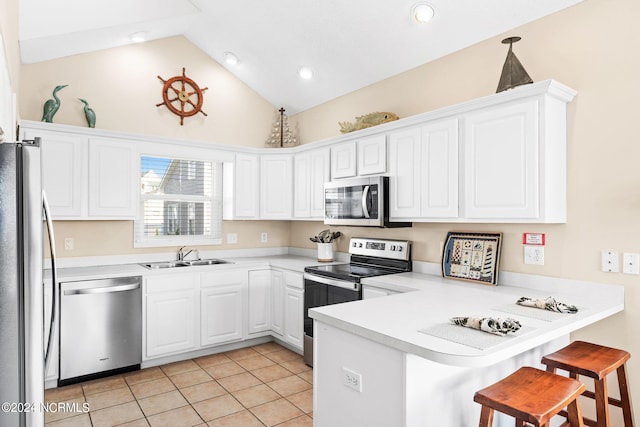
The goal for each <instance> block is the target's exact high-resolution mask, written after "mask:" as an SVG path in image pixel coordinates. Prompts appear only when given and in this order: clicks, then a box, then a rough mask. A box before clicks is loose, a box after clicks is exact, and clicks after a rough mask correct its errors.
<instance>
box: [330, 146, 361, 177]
mask: <svg viewBox="0 0 640 427" xmlns="http://www.w3.org/2000/svg"><path fill="white" fill-rule="evenodd" d="M356 167H357V164H356V142H355V141H350V142H343V143H340V144H336V145H334V146H332V147H331V179H336V178H349V177H352V176H356Z"/></svg>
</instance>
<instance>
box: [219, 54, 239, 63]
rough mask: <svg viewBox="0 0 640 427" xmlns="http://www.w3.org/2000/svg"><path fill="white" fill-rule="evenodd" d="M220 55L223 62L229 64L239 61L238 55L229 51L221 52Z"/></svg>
mask: <svg viewBox="0 0 640 427" xmlns="http://www.w3.org/2000/svg"><path fill="white" fill-rule="evenodd" d="M222 56H223V57H224V62H226V63H227V64H229V65H236V64H237V63H238V62H240V61H239V60H238V57H237V56H236V55H234V54H233V53H231V52H225V53H223V54H222Z"/></svg>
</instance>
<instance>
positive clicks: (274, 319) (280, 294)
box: [271, 270, 285, 336]
mask: <svg viewBox="0 0 640 427" xmlns="http://www.w3.org/2000/svg"><path fill="white" fill-rule="evenodd" d="M284 287H285V285H284V275H283V273H282V271H277V270H273V271H272V272H271V331H272V332H273V333H275V334H278V335H280V336H282V335H284V305H283V304H284Z"/></svg>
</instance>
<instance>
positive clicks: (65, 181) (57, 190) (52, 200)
mask: <svg viewBox="0 0 640 427" xmlns="http://www.w3.org/2000/svg"><path fill="white" fill-rule="evenodd" d="M34 137H40V138H42V141H41V144H42V145H41V147H42V149H41V153H42V188H43V190H44V191H45V193H46V194H47V200H48V201H49V206H50V207H51V215H52V216H53V218H54V219H80V217H81V216H82V215H83V213H84V214H86V212H83V211H82V197H83V194H85V192H86V191H87V189H86V185H87V181H88V180H87V178H86V173H87V172H86V171H87V163H86V156H87V140H86V138H85V137H82V136H79V135H74V134H67V133H61V132H49V131H43V130H31V129H25V131H24V138H26V139H33V138H34Z"/></svg>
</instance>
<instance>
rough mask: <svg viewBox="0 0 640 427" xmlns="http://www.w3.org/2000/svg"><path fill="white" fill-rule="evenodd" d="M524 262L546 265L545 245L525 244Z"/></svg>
mask: <svg viewBox="0 0 640 427" xmlns="http://www.w3.org/2000/svg"><path fill="white" fill-rule="evenodd" d="M524 263H525V264H533V265H544V246H541V245H524Z"/></svg>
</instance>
